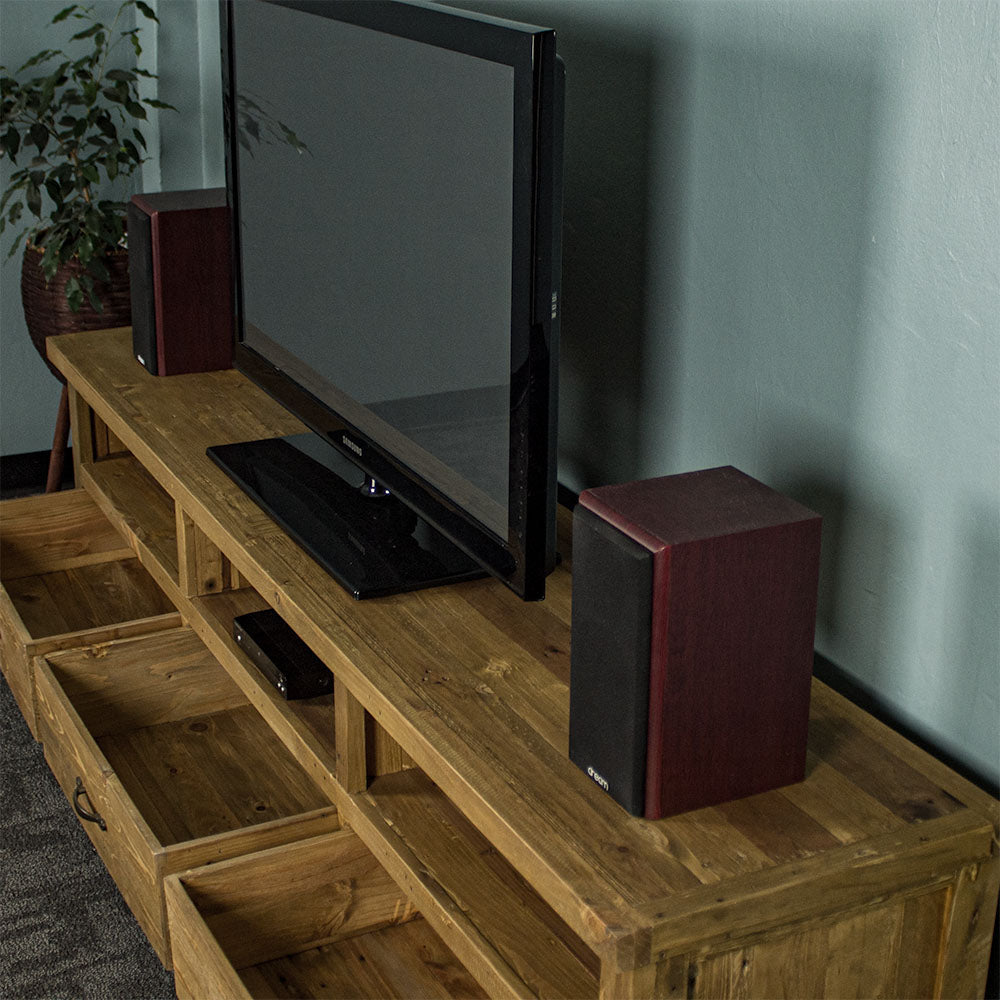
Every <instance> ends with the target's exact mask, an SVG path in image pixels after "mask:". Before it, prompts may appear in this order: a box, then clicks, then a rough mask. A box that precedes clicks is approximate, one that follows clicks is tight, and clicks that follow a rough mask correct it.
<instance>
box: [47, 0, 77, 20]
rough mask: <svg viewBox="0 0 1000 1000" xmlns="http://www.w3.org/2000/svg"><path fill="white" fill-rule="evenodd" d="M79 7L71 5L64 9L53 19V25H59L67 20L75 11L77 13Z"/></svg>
mask: <svg viewBox="0 0 1000 1000" xmlns="http://www.w3.org/2000/svg"><path fill="white" fill-rule="evenodd" d="M78 6H79V5H78V4H75V3H73V4H70V5H69V6H68V7H63V9H62V10H61V11H59V13H58V14H56V16H55V17H54V18H52V23H53V24H58V23H59V22H60V21H65V20H66V18H67V17H69V16H70V14H72V13H73V11H75V10H76V8H77V7H78Z"/></svg>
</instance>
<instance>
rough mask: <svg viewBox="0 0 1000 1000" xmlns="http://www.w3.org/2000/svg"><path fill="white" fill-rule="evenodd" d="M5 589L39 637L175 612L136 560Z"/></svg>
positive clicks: (30, 579)
mask: <svg viewBox="0 0 1000 1000" xmlns="http://www.w3.org/2000/svg"><path fill="white" fill-rule="evenodd" d="M6 590H7V593H8V596H9V597H10V600H11V603H12V604H13V606H14V608H15V610H16V612H17V614H18V616H19V618H20V619H21V622H22V623H23V625H24V627H25V628H26V629H27V631H28V633H29V634H30V635H31V636H32V638H35V639H37V638H42V637H46V636H52V635H60V634H63V633H67V632H80V631H85V630H88V629H94V628H99V627H101V626H105V625H112V624H118V623H120V622H127V621H133V620H139V619H143V618H150V617H153V616H156V615H162V614H168V613H170V612H172V611H174V608H173V606H172V605H171V604H170V602H169V601H168V600H167V599H166V598H165V597H164V595H163V594H162V593H161V591H160V590H159V588H158V587H157V586H156V584H155V582H154V581H153V580H152V578H151V577H150V576H149V574H148V573H147V572H146V571H145V570H144V569H143V568H142V566H140V565H139V563H138V562H137V561H136V560H135V559H134V558H129V559H126V560H122V561H117V562H108V563H95V564H88V565H83V566H77V567H74V568H73V569H67V570H57V571H54V572H50V573H45V574H43V575H40V576H24V577H20V578H18V579H16V580H11V581H9V583H8V584H7V587H6Z"/></svg>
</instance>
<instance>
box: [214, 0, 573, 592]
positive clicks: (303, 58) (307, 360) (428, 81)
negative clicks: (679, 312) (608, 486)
mask: <svg viewBox="0 0 1000 1000" xmlns="http://www.w3.org/2000/svg"><path fill="white" fill-rule="evenodd" d="M220 9H221V12H222V48H223V83H224V98H225V114H226V132H227V135H226V158H227V159H226V167H227V200H228V205H229V209H230V221H231V225H232V234H233V246H234V262H233V263H234V284H235V313H236V315H235V323H236V348H235V359H234V364H235V366H236V367H237V368H238V369H240V370H241V371H242V372H243V373H244V374H246V375H247V376H248V377H249V378H250V379H251V380H252V381H254V382H256V383H257V384H258V385H259V386H261V387H262V388H263V389H264V390H265V391H267V392H268V393H269V394H271V395H272V396H273V397H274V398H275V399H277V400H278V401H279V402H280V403H282V404H283V405H284V406H285V407H287V408H288V409H289V410H291V411H292V412H293V413H295V414H296V416H298V417H299V418H301V419H302V421H303V422H304V423H305V424H306V425H307V426H308V428H309V429H310V432H311V433H312V434H313V436H314V437H315V440H316V442H317V443H318V445H319V446H320V447H322V448H325V449H326V450H327V451H330V452H336V453H338V454H339V455H341V456H343V457H346V458H347V459H348V460H349V461H350V462H351V463H353V465H354V467H355V468H357V469H358V470H360V471H361V472H362V473H363V475H364V476H365V477H368V480H369V488H367V489H365V490H364V494H363V495H364V496H366V497H369V498H370V497H374V498H375V502H376V503H378V502H380V498H379V494H380V493H382V492H383V491H385V490H388V491H389V492H391V493H392V495H393V496H394V497H396V498H397V499H398V500H399V501H401V503H402V504H403V505H405V506H406V507H408V508H409V509H411V510H412V511H413V512H415V513H416V514H418V515H419V516H420V518H421V519H422V520H421V522H420V523H421V524H423V525H426V530H427V531H434V532H438V533H440V535H441V536H443V538H444V539H445V540H446V541H447V542H448V544H449V545H451V546H453V547H455V548H457V549H458V550H460V551H461V553H462V554H463V555H464V557H465V558H464V561H465V563H466V564H467V570H466V571H465V572H464V573H463V574H459V575H458V576H457V577H456V575H455V573H454V572H453V571H452V570H451V569H450V568H446V569H445V571H444V573H443V574H442V575H440V576H437V577H435V576H434V575H430V576H423V575H421V576H420V577H419V578H418V579H416V580H414V579H412V578H411V577H410V576H409V574H407V573H405V572H404V573H400V574H398V577H399V582H398V583H397V584H396V586H397V589H409V588H410V587H416V586H428V585H431V584H436V583H443V582H448V581H450V580H454V579H456V578H461V577H462V576H463V575H464V576H466V577H467V576H468V575H470V574H477V573H482V572H488V573H491V574H493V575H494V576H496V577H497V578H499V579H500V580H502V581H503V582H504V583H506V584H507V585H508V586H509V587H511V589H513V590H514V591H515V592H516V593H518V594H519V595H520V596H522V597H523V598H525V599H536V598H539V597H541V596H543V594H544V587H545V577H546V574H547V573H548V572H549V571H550V570H551V569H552V567H553V566H554V565H555V508H556V456H555V449H556V411H557V399H556V395H557V362H558V339H559V313H560V301H559V290H560V260H561V164H562V114H563V72H562V66H561V63H560V62H559V60H558V59H557V57H556V51H555V35H554V32H553V31H551V30H549V29H543V28H537V27H532V26H529V25H524V24H519V23H516V22H511V21H506V20H502V19H499V18H495V17H490V16H485V15H482V14H476V13H473V12H470V11H467V10H457V9H454V8H448V7H444V6H439V5H435V4H429V3H405V2H394V0H385V2H383V0H370V2H363V3H357V2H346V0H320V2H303V0H281V2H272V0H254V2H249V0H247V2H240V3H234V2H229V0H223V2H222V3H221V8H220ZM244 446H245V450H244V451H243V453H242V454H240V453H239V451H240V449H241V448H244ZM274 455H275V450H274V449H271V448H270V447H264V448H263V449H262V448H261V446H260V443H259V442H245V443H240V444H238V445H237V446H236V447H229V446H228V445H227V446H226V447H225V448H224V449H221V448H219V449H214V450H213V451H212V457H213V459H214V460H215V461H216V462H217V463H218V464H219V465H220V466H222V467H223V469H224V470H225V471H226V472H227V473H228V474H229V475H230V476H231V477H232V478H233V479H234V480H235V481H236V482H238V483H239V484H240V485H242V486H244V488H247V487H246V484H247V482H248V481H260V480H262V479H263V478H269V479H270V480H271V481H272V482H273V481H274V472H273V469H272V470H270V471H266V472H264V473H262V474H260V475H258V474H257V473H256V472H255V471H254V470H253V466H254V464H255V463H256V462H257V461H258V458H260V459H262V460H263V461H265V462H266V463H268V464H270V463H271V461H272V459H273V458H274ZM248 470H249V472H248ZM278 479H279V480H281V489H280V490H277V491H275V494H274V495H275V497H276V499H275V500H274V501H273V502H272V501H269V500H268V499H267V498H266V497H263V496H262V495H261V492H262V491H257V490H253V489H251V490H250V492H251V494H252V495H253V496H254V498H255V499H256V500H257V502H258V503H259V504H261V506H263V507H264V509H266V510H268V512H269V513H271V514H272V515H273V516H274V517H275V519H276V520H278V521H279V522H280V523H282V524H287V523H288V520H289V518H288V516H287V513H286V511H287V507H288V506H289V505H290V506H291V507H292V508H295V509H298V510H300V511H301V510H304V509H306V508H308V507H309V506H310V505H311V504H312V500H311V499H310V498H309V497H308V496H305V497H302V498H299V499H294V498H291V499H290V497H291V494H292V493H293V492H294V490H295V488H296V486H297V485H298V479H297V478H296V477H295V476H294V475H291V474H288V473H285V474H282V473H281V471H280V469H279V472H278ZM371 483H377V484H378V485H377V487H375V488H371ZM337 492H339V491H338V490H334V491H332V492H331V495H332V494H333V493H337ZM355 513H358V515H359V517H360V522H359V526H358V528H357V530H355V529H354V528H353V527H349V528H348V535H349V536H350V537H352V538H354V539H355V540H357V539H359V538H361V537H362V536H364V549H365V551H366V552H367V553H373V554H374V555H373V556H372V558H373V560H374V561H376V562H381V563H385V562H392V561H393V560H394V559H395V558H396V557H397V555H398V553H399V552H400V551H402V550H403V549H405V548H411V546H408V545H404V546H400V544H399V541H398V536H392V535H390V536H387V537H386V539H385V541H384V544H383V543H382V542H381V541H380V539H379V538H378V537H377V535H372V533H371V532H370V531H369V530H368V526H369V525H370V522H371V518H370V517H369V515H368V514H366V513H365V512H364V511H363V510H361V511H359V510H358V505H357V504H355V503H353V502H348V503H347V504H346V505H345V507H344V509H343V510H342V511H340V512H338V516H337V517H336V518H335V519H333V520H336V521H337V522H338V524H337V526H336V528H335V529H334V530H336V531H338V532H340V531H341V526H342V523H343V522H350V521H351V519H352V518H353V517H354V515H355ZM306 520H307V521H308V520H310V518H306ZM311 520H312V521H313V527H314V528H315V532H316V533H314V534H313V535H312V536H308V535H306V534H303V533H298V534H297V535H296V537H297V540H298V541H299V542H300V544H301V545H302V546H303V547H304V548H305V549H306V551H308V552H310V553H311V554H313V555H315V554H316V553H317V552H318V551H321V550H323V551H326V552H327V553H329V552H330V551H332V550H334V549H336V548H338V545H339V543H333V544H331V543H330V540H329V539H327V538H324V534H325V533H326V531H327V529H326V528H325V527H324V525H323V523H322V518H320V517H313V518H311ZM333 520H331V522H330V523H331V524H332V523H333ZM437 547H438V546H432V548H437ZM344 551H346V552H347V554H348V556H349V557H350V558H349V559H348V562H349V563H352V564H353V563H356V562H357V554H358V547H357V546H354V545H352V546H351V547H349V548H348V549H345V550H344ZM322 561H323V560H321V562H322ZM324 565H325V563H324ZM334 575H335V577H336V578H337V579H339V580H343V579H344V577H345V575H346V570H345V572H340V571H338V572H337V573H335V574H334ZM367 577H368V574H367V573H362V574H361V579H360V580H358V579H353V580H351V582H349V583H348V584H347V586H348V589H349V590H350V591H351V592H352V593H353V594H354V595H355V596H357V597H368V596H376V595H378V594H381V593H384V590H383V589H382V584H381V583H379V585H378V586H377V587H376V588H375V589H374V590H373V589H369V588H368V587H367ZM379 579H380V580H381V579H382V577H381V575H380V576H379Z"/></svg>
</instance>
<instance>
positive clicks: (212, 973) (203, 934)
mask: <svg viewBox="0 0 1000 1000" xmlns="http://www.w3.org/2000/svg"><path fill="white" fill-rule="evenodd" d="M164 896H165V898H166V906H167V916H168V923H169V926H170V931H171V935H170V936H171V948H172V952H173V961H174V969H175V979H176V985H177V996H178V997H179V998H183V997H185V996H187V997H190V998H191V1000H203V998H205V997H213V998H216V1000H250V997H251V994H250V992H249V991H248V990H247V988H246V987H245V986H244V985H243V981H242V980H241V979H240V977H239V975H238V973H237V972H236V970H235V969H234V968H233V967H232V965H231V964H230V963H229V960H228V959H227V958H226V955H225V952H224V951H223V950H222V948H221V947H220V945H219V942H218V941H217V940H216V939H215V936H214V935H213V934H212V932H211V931H210V930H209V928H208V926H207V925H206V924H205V920H204V918H203V917H202V915H201V914H200V913H199V912H198V908H197V907H196V906H195V905H194V903H193V902H192V900H191V897H190V896H189V895H188V893H187V890H186V888H185V886H184V883H183V881H182V880H181V877H180V876H178V875H176V874H175V875H170V876H169V877H168V878H166V879H165V880H164Z"/></svg>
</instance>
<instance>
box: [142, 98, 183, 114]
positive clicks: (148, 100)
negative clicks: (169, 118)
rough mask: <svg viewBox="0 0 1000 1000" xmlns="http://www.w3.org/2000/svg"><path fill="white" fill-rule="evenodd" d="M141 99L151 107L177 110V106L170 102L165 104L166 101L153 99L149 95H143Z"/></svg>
mask: <svg viewBox="0 0 1000 1000" xmlns="http://www.w3.org/2000/svg"><path fill="white" fill-rule="evenodd" d="M142 100H143V104H147V105H149V107H151V108H162V109H163V110H164V111H176V110H177V108H175V107H174V106H173V105H172V104H167V102H166V101H157V100H154V99H153V98H151V97H144V98H143V99H142Z"/></svg>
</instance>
